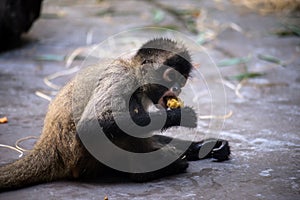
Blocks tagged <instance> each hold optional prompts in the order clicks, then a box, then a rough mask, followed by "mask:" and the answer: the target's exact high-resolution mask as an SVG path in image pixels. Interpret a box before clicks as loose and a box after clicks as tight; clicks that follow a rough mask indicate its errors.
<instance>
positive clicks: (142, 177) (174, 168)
mask: <svg viewBox="0 0 300 200" xmlns="http://www.w3.org/2000/svg"><path fill="white" fill-rule="evenodd" d="M172 151H174V148H173V149H172V150H171V149H170V150H166V151H165V153H166V154H168V153H172ZM188 166H189V164H188V162H187V159H186V158H185V157H184V156H181V157H179V158H178V159H177V160H176V161H174V162H173V163H171V164H169V165H168V166H166V167H163V168H161V169H158V170H156V171H152V172H146V173H131V174H129V178H130V179H131V180H132V181H135V182H146V181H151V180H155V179H159V178H162V177H165V176H170V175H174V174H179V173H184V172H185V171H186V169H187V168H188Z"/></svg>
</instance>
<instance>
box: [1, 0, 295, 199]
mask: <svg viewBox="0 0 300 200" xmlns="http://www.w3.org/2000/svg"><path fill="white" fill-rule="evenodd" d="M299 11H300V1H299V0H240V1H239V0H214V1H211V0H186V1H171V0H164V1H158V0H141V1H138V0H129V1H121V0H110V1H108V0H84V1H83V0H51V1H50V0H43V1H40V0H2V1H1V2H0V49H1V52H0V144H1V145H0V164H1V165H2V164H5V163H8V162H12V161H13V160H15V159H18V157H19V153H18V152H17V151H14V150H12V149H11V148H7V147H12V148H16V147H22V148H23V150H24V149H31V148H32V146H33V144H34V142H35V141H36V137H38V136H39V135H40V133H41V129H42V126H43V119H44V116H45V114H46V111H47V107H48V104H49V101H50V100H51V99H52V98H53V97H54V96H55V95H56V93H57V91H58V90H59V88H60V87H61V86H62V85H64V84H65V83H66V82H67V81H68V80H69V79H70V78H71V77H73V76H74V75H75V74H76V72H77V70H78V66H80V65H81V63H82V62H83V60H84V59H85V58H86V56H87V55H89V52H90V50H91V49H93V48H94V47H95V45H97V44H99V43H101V42H103V41H105V40H106V39H107V38H109V37H111V36H112V35H115V34H118V33H120V32H124V31H130V30H133V29H135V28H143V27H156V28H160V29H159V30H160V32H161V33H160V34H162V35H166V36H168V34H170V32H172V30H173V31H178V32H181V33H182V34H184V35H185V36H186V37H188V38H189V39H190V40H192V41H194V43H195V44H198V45H199V46H201V47H203V48H204V49H205V54H203V55H202V54H193V64H194V66H195V69H196V70H195V71H197V70H200V71H201V70H204V71H205V69H207V68H209V66H210V65H211V63H209V62H210V61H208V60H209V59H211V60H212V61H213V64H214V66H213V67H216V69H217V70H218V72H220V75H221V77H222V80H221V83H220V82H217V79H216V78H215V77H213V76H212V77H206V80H205V81H206V83H207V84H221V85H222V87H224V91H225V93H226V99H225V103H226V110H225V112H223V113H221V115H220V116H212V115H210V112H209V111H210V100H211V99H210V96H209V91H208V90H207V87H206V86H205V85H202V81H203V80H202V78H201V76H200V75H199V74H198V75H197V74H194V76H193V77H192V79H191V80H190V85H191V86H192V87H190V89H187V90H186V91H184V93H183V97H182V98H183V99H184V98H185V99H186V100H185V102H186V104H187V105H195V106H197V105H199V104H200V106H201V107H200V108H199V107H197V109H198V114H199V126H198V128H197V133H199V134H197V136H196V139H203V138H206V137H211V135H210V133H208V132H207V129H208V127H209V125H210V120H211V119H212V118H214V119H217V120H220V121H219V124H221V128H222V130H221V132H218V134H217V136H218V137H219V138H222V139H227V140H229V142H230V144H231V146H232V158H231V160H230V161H227V162H224V163H216V162H212V161H211V160H203V161H197V162H191V163H190V167H189V169H188V170H187V173H185V174H180V175H176V176H171V177H167V178H163V179H160V180H156V181H153V182H150V183H144V184H136V183H131V182H128V181H127V180H119V179H110V178H106V179H104V180H103V181H100V182H99V183H81V182H68V181H61V182H55V183H48V184H42V185H37V186H33V187H30V188H25V189H22V190H17V191H13V192H7V193H2V194H0V199H16V198H23V199H41V198H46V199H71V198H72V199H104V197H106V196H107V197H108V198H109V199H220V198H222V199H299V198H300V192H299V191H300V180H299V178H300V168H299V166H300V133H299V131H300V123H299V122H300V92H299V89H300V59H299V57H300V40H299V36H300V12H299ZM142 31H143V30H142ZM145 34H147V35H149V37H155V36H157V35H156V34H154V33H153V34H152V33H151V32H147V33H145ZM152 35H153V36H152ZM130 37H132V38H130ZM130 37H128V38H126V41H120V43H118V44H115V45H116V46H117V47H118V45H132V44H131V42H132V41H136V38H138V37H139V35H138V34H137V35H134V34H131V35H130ZM149 39H150V38H149ZM104 51H105V50H104ZM191 51H193V50H191ZM113 53H114V52H111V54H109V56H110V57H114V54H113ZM103 55H104V53H103V49H102V51H99V52H96V54H95V55H92V56H90V57H89V59H91V61H97V60H99V59H100V58H102V57H103ZM105 55H106V56H107V53H106V54H105ZM208 55H209V56H208ZM208 57H209V58H208ZM93 59H94V60H93ZM191 94H192V95H191ZM181 132H182V130H181V131H178V133H177V132H176V131H175V133H176V134H179V135H181V137H182V138H189V133H190V132H191V131H187V132H183V133H181ZM193 136H194V135H193ZM193 138H194V139H195V137H193ZM20 139H21V141H20ZM22 139H25V140H22ZM5 145H8V146H5ZM4 146H5V147H4ZM17 149H18V150H20V148H17ZM24 153H26V151H24Z"/></svg>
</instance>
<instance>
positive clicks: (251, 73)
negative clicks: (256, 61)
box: [231, 72, 264, 81]
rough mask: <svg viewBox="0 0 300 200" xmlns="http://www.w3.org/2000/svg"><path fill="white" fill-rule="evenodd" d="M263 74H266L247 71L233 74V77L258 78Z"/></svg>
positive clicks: (238, 78) (241, 78) (239, 78)
mask: <svg viewBox="0 0 300 200" xmlns="http://www.w3.org/2000/svg"><path fill="white" fill-rule="evenodd" d="M263 75H264V74H263V73H255V72H247V73H243V74H239V75H236V76H232V77H231V78H232V79H236V80H239V81H241V80H243V79H245V78H256V77H259V76H263Z"/></svg>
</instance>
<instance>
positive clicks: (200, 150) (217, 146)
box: [153, 135, 230, 161]
mask: <svg viewBox="0 0 300 200" xmlns="http://www.w3.org/2000/svg"><path fill="white" fill-rule="evenodd" d="M153 139H154V140H155V141H157V142H159V143H161V144H162V145H166V144H168V143H170V142H171V141H172V140H173V141H172V144H174V146H175V147H176V146H177V145H176V144H178V146H182V145H180V144H182V143H190V146H189V148H188V149H187V150H185V153H184V155H185V156H186V158H187V160H189V161H193V160H200V159H205V158H214V159H216V160H217V161H224V160H228V159H229V156H230V146H229V144H228V141H226V140H222V139H207V140H204V141H199V142H191V141H184V140H180V139H176V138H172V137H168V136H163V135H154V136H153Z"/></svg>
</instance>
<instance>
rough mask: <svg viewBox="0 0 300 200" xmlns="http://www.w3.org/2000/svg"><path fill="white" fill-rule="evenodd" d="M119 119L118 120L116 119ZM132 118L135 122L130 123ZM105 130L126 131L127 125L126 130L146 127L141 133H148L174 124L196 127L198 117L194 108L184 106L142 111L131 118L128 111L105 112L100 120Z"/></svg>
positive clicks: (112, 131) (115, 132)
mask: <svg viewBox="0 0 300 200" xmlns="http://www.w3.org/2000/svg"><path fill="white" fill-rule="evenodd" d="M163 112H164V113H165V112H166V121H165V123H164V124H162V123H161V120H162V119H163V118H162V116H163V115H164V113H163ZM115 118H116V119H117V122H116V120H115ZM129 120H130V121H131V120H132V121H133V122H134V123H130V121H129ZM98 121H99V123H100V126H101V127H102V128H103V131H104V132H106V133H111V134H118V133H124V132H123V130H122V128H120V127H119V125H120V126H121V127H124V126H126V130H132V131H135V127H136V126H139V127H144V126H147V125H149V124H150V123H151V124H150V125H149V126H147V127H145V128H144V129H143V128H142V129H140V130H142V131H144V132H143V133H141V134H146V133H148V132H151V131H155V130H165V129H167V128H170V127H172V126H184V127H189V128H195V127H196V126H197V117H196V114H195V112H194V111H193V109H192V108H189V107H184V108H182V109H174V110H167V111H165V110H160V111H157V112H154V113H147V112H141V113H139V114H136V115H132V116H131V119H129V118H128V113H126V114H123V113H117V114H116V116H113V114H112V113H111V112H107V113H106V114H104V117H102V118H101V119H99V120H98Z"/></svg>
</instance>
